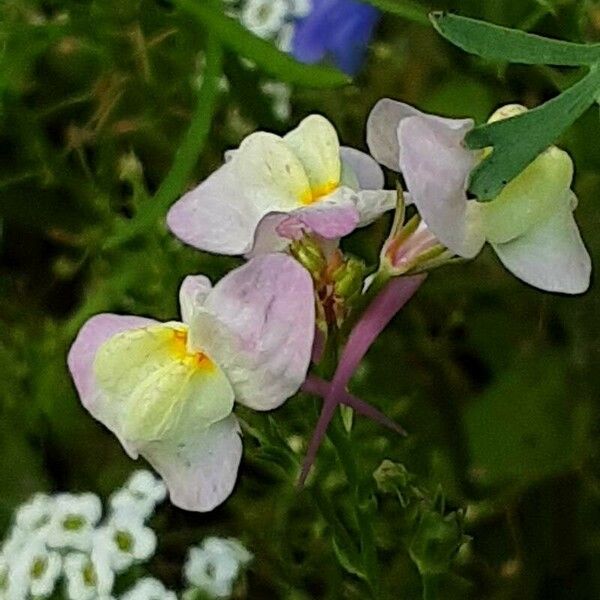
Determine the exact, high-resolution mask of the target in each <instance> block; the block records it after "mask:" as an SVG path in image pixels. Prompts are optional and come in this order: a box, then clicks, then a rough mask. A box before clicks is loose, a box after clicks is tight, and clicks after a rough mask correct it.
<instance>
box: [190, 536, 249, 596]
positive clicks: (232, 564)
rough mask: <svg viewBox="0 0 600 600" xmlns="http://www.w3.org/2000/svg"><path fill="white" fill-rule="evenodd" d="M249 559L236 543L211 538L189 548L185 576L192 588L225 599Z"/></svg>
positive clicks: (234, 541) (241, 546)
mask: <svg viewBox="0 0 600 600" xmlns="http://www.w3.org/2000/svg"><path fill="white" fill-rule="evenodd" d="M251 560H252V554H250V552H248V550H246V548H244V546H243V545H242V544H241V543H240V542H238V541H237V540H234V539H222V538H216V537H211V538H207V539H205V540H204V542H203V543H202V546H201V547H196V548H191V549H190V551H189V555H188V560H187V562H186V564H185V567H184V573H185V577H186V579H187V580H188V582H189V583H190V584H191V585H193V586H195V587H196V588H198V589H200V590H202V591H203V592H205V593H206V594H209V595H210V596H213V597H215V598H227V597H229V596H230V595H231V592H232V589H233V584H234V583H235V581H236V580H237V578H238V577H239V575H240V571H241V569H242V568H243V567H245V566H246V565H247V564H248V563H249V562H250V561H251Z"/></svg>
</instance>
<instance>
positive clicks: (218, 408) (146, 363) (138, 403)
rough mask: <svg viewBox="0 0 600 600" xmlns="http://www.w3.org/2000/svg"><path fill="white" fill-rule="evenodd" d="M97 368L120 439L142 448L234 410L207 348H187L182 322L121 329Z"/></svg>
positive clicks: (100, 356)
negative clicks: (202, 350)
mask: <svg viewBox="0 0 600 600" xmlns="http://www.w3.org/2000/svg"><path fill="white" fill-rule="evenodd" d="M94 372H95V376H96V379H97V382H98V387H99V389H101V390H102V392H103V393H104V394H105V395H106V397H107V401H106V412H107V414H109V415H110V416H111V419H113V418H115V417H116V427H117V430H118V431H119V433H120V435H121V437H123V438H124V439H125V440H127V441H129V442H131V443H134V444H138V445H140V446H141V447H143V445H144V444H145V443H147V442H151V441H155V440H160V439H164V438H169V439H175V440H176V439H178V438H180V437H181V436H182V435H185V433H186V432H187V431H188V430H190V429H192V430H193V431H194V432H200V431H202V430H204V429H206V428H207V427H209V426H210V425H212V424H213V423H216V422H217V421H220V420H221V419H224V418H225V417H226V416H227V415H229V414H230V413H231V411H232V409H233V399H234V396H233V390H232V389H231V386H230V384H229V381H228V380H227V377H226V376H225V375H224V374H223V372H222V371H221V369H220V368H219V366H218V365H217V364H215V362H214V361H213V360H212V359H211V358H210V357H209V356H207V355H206V354H204V353H203V352H199V351H197V352H195V353H190V352H188V344H187V328H186V327H185V326H184V325H182V324H180V323H166V324H158V325H151V326H148V327H143V328H141V329H135V330H132V331H124V332H122V333H118V334H117V335H115V336H113V337H112V338H110V339H109V340H108V341H106V342H105V343H104V344H103V345H102V346H100V348H99V349H98V352H97V353H96V357H95V359H94ZM102 417H103V415H102V414H100V415H99V418H100V420H102Z"/></svg>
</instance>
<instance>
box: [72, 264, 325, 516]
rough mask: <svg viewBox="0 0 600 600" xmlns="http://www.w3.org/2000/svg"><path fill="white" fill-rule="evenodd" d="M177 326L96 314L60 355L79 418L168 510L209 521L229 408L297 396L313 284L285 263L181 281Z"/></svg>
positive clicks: (231, 419) (230, 476)
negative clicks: (113, 439)
mask: <svg viewBox="0 0 600 600" xmlns="http://www.w3.org/2000/svg"><path fill="white" fill-rule="evenodd" d="M180 301H181V313H182V322H169V323H159V322H157V321H154V320H152V319H147V318H141V317H131V316H120V315H112V314H103V315H97V316H95V317H93V318H92V319H90V320H89V321H88V322H87V323H86V324H85V325H84V326H83V328H82V329H81V331H80V332H79V335H78V337H77V339H76V340H75V342H74V343H73V346H72V347H71V350H70V352H69V359H68V363H69V369H70V371H71V374H72V376H73V379H74V381H75V385H76V387H77V390H78V392H79V395H80V397H81V401H82V403H83V405H84V406H85V407H86V408H87V409H88V410H89V412H90V413H91V414H92V415H93V416H94V417H95V418H96V419H98V420H99V421H101V422H102V423H103V424H104V425H106V426H107V427H108V428H109V429H110V430H111V431H112V432H113V433H115V435H116V436H117V437H118V438H119V440H120V442H121V444H122V445H123V447H124V448H125V450H126V451H127V452H128V454H129V455H130V456H131V457H132V458H137V457H138V455H140V454H141V455H142V456H144V457H145V458H146V459H147V460H148V462H150V464H151V465H152V466H153V467H154V468H155V469H156V470H157V471H158V473H159V474H160V475H161V476H162V478H163V479H164V480H165V483H166V485H167V487H168V489H169V493H170V497H171V501H172V502H173V503H174V504H175V505H177V506H179V507H181V508H184V509H187V510H196V511H208V510H212V509H213V508H214V507H215V506H217V505H218V504H220V503H221V502H223V501H224V500H225V498H227V496H229V494H230V493H231V491H232V489H233V486H234V484H235V481H236V477H237V470H238V466H239V462H240V458H241V453H242V444H241V439H240V429H239V425H238V421H237V419H236V417H235V416H234V415H233V414H232V410H233V405H234V400H235V401H237V402H240V403H241V404H244V405H246V406H248V407H250V408H253V409H255V410H270V409H273V408H276V407H277V406H279V405H281V404H282V403H283V402H284V401H285V400H286V399H287V398H289V397H290V396H292V395H293V394H294V393H295V392H296V391H297V390H298V388H299V387H300V385H301V384H302V382H303V381H304V378H305V376H306V371H307V369H308V365H309V362H310V356H311V349H312V341H313V335H314V328H315V314H314V301H313V289H312V281H311V278H310V275H309V274H308V272H307V271H306V270H305V269H303V268H302V267H301V266H300V265H299V264H298V263H297V262H296V261H295V260H294V259H293V258H291V257H289V256H286V255H283V254H270V255H265V256H260V257H257V258H255V259H252V260H251V261H249V262H248V263H247V264H245V265H244V266H242V267H240V268H238V269H235V270H234V271H232V272H230V273H229V274H228V275H226V276H225V277H224V278H223V279H221V281H219V283H217V284H216V285H215V286H214V287H212V286H211V284H210V281H209V280H208V279H207V278H206V277H204V276H195V277H194V276H192V277H188V278H186V279H185V280H184V282H183V284H182V287H181V290H180Z"/></svg>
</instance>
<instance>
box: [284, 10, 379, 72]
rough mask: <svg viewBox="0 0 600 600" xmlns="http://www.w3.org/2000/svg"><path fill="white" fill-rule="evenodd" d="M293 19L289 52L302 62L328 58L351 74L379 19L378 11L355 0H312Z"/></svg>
mask: <svg viewBox="0 0 600 600" xmlns="http://www.w3.org/2000/svg"><path fill="white" fill-rule="evenodd" d="M313 4H314V6H313V9H312V11H311V12H310V13H309V14H307V15H306V16H305V18H304V19H301V20H299V21H297V23H296V30H295V35H294V39H293V46H292V47H293V50H292V53H293V55H294V57H295V58H296V59H298V60H299V61H301V62H306V63H316V62H320V61H321V60H323V59H324V58H326V57H331V58H332V59H333V62H334V63H335V64H336V65H337V66H338V67H339V68H340V69H342V71H345V72H346V73H348V74H350V75H353V74H355V73H356V72H357V71H358V70H359V68H360V66H361V64H362V62H363V60H364V57H365V51H366V48H367V45H368V44H369V41H370V40H371V38H372V37H373V32H374V31H375V26H376V25H377V22H378V21H379V11H378V10H377V9H376V8H374V7H373V6H371V5H369V4H365V3H363V2H357V1H356V0H314V1H313Z"/></svg>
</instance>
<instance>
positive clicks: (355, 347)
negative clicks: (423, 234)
mask: <svg viewBox="0 0 600 600" xmlns="http://www.w3.org/2000/svg"><path fill="white" fill-rule="evenodd" d="M426 277H427V276H426V275H413V276H411V277H394V278H393V279H391V280H390V281H389V283H388V284H387V285H386V286H385V287H384V288H383V290H381V292H380V293H379V295H378V296H376V297H375V299H374V300H373V302H371V304H370V305H369V307H368V308H367V310H366V311H365V312H364V314H363V315H362V317H361V318H360V320H359V321H358V323H357V324H356V325H355V327H354V329H353V330H352V333H351V334H350V337H349V338H348V342H347V344H346V346H345V348H344V351H343V353H342V357H341V359H340V362H339V364H338V368H337V370H336V372H335V375H334V377H333V381H332V382H331V387H330V388H329V393H328V394H327V396H326V397H325V402H324V405H323V410H322V411H321V415H320V416H319V420H318V422H317V425H316V427H315V430H314V432H313V436H312V439H311V440H310V444H309V446H308V450H307V452H306V457H305V459H304V463H303V465H302V471H301V473H300V485H302V484H303V483H304V481H306V477H307V476H308V472H309V471H310V468H311V467H312V465H313V463H314V461H315V458H316V456H317V452H318V450H319V447H320V446H321V443H322V442H323V438H324V437H325V433H326V432H327V428H328V427H329V423H331V419H332V418H333V415H334V414H335V409H336V407H337V405H338V404H341V403H342V399H343V398H344V394H346V386H347V385H348V382H349V381H350V378H351V377H352V375H353V373H354V371H355V370H356V368H357V367H358V365H359V364H360V361H361V360H362V359H363V358H364V356H365V354H366V353H367V351H368V350H369V348H370V347H371V344H373V342H374V341H375V340H376V339H377V336H378V335H379V334H380V333H381V332H382V331H383V330H384V329H385V327H386V325H387V324H388V323H389V322H390V321H391V320H392V319H393V318H394V316H395V315H396V314H397V313H398V311H399V310H400V309H401V308H403V307H404V306H405V305H406V303H407V302H408V301H409V300H410V299H411V298H412V297H413V295H414V294H415V293H416V291H417V290H418V289H419V287H420V286H421V284H422V283H423V281H425V278H426Z"/></svg>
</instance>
